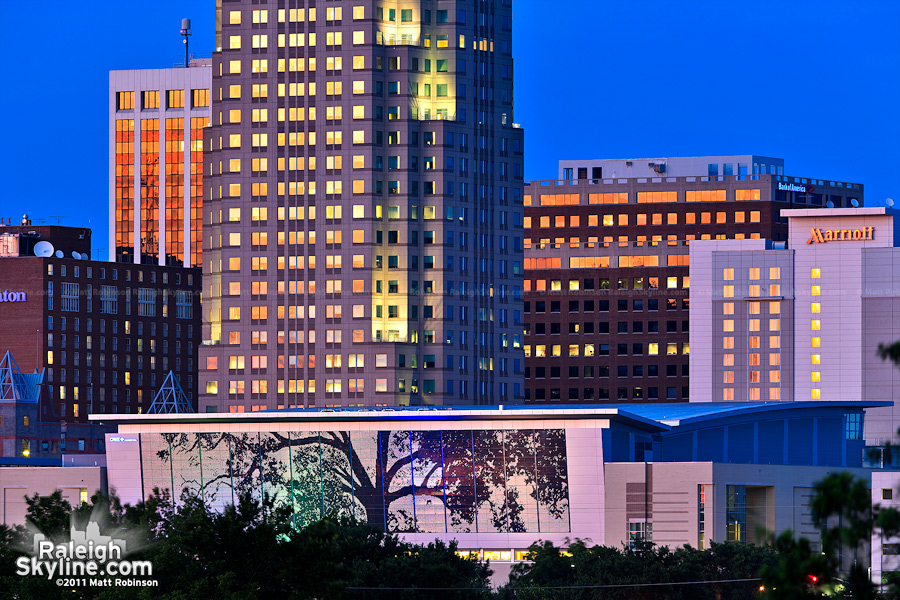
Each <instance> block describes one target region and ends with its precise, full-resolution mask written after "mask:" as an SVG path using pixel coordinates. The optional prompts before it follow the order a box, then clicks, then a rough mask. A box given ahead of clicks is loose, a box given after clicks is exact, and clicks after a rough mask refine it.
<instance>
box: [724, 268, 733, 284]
mask: <svg viewBox="0 0 900 600" xmlns="http://www.w3.org/2000/svg"><path fill="white" fill-rule="evenodd" d="M722 279H724V280H725V281H734V269H722Z"/></svg>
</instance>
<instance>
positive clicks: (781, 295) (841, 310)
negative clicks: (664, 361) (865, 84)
mask: <svg viewBox="0 0 900 600" xmlns="http://www.w3.org/2000/svg"><path fill="white" fill-rule="evenodd" d="M781 214H782V217H784V218H787V220H788V228H789V234H788V239H787V242H786V243H785V242H781V243H777V242H772V241H771V240H743V241H739V240H723V241H710V242H701V243H698V244H693V245H691V252H690V260H691V282H692V283H693V284H694V285H695V286H700V289H703V290H705V291H706V293H705V294H703V295H702V296H699V297H697V298H696V299H695V301H694V304H693V306H692V308H691V317H690V321H691V333H690V337H691V366H692V373H693V374H692V377H691V401H692V402H721V401H726V402H747V401H750V402H752V401H754V400H766V401H768V400H805V401H832V402H846V401H859V400H864V401H867V402H868V401H880V402H886V403H891V402H894V403H896V401H897V400H898V392H897V390H898V389H900V388H898V385H900V371H898V369H897V367H896V365H894V364H893V363H891V362H890V361H886V360H882V359H881V358H880V357H879V355H878V347H879V345H880V344H884V345H891V344H893V343H894V342H896V341H898V340H900V317H898V316H897V315H900V260H898V259H900V247H898V246H900V244H898V237H897V226H898V220H897V219H896V213H895V212H894V211H893V210H891V209H889V208H885V207H883V206H882V207H878V206H874V207H865V208H842V209H838V208H834V209H818V210H809V209H800V210H782V211H781ZM898 426H900V410H898V409H897V408H896V406H894V407H890V406H889V407H885V408H875V409H873V411H872V413H871V414H870V416H869V419H868V420H867V421H866V427H865V438H866V442H867V443H869V444H876V445H878V444H883V443H886V442H889V441H891V440H892V439H894V436H895V434H896V432H897V428H898Z"/></svg>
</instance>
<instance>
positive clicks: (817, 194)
mask: <svg viewBox="0 0 900 600" xmlns="http://www.w3.org/2000/svg"><path fill="white" fill-rule="evenodd" d="M618 163H622V164H623V165H628V167H627V168H628V169H631V171H629V172H631V173H634V174H635V175H636V176H633V177H630V178H629V177H622V178H618V174H619V173H620V172H623V171H625V169H626V167H624V166H618ZM673 163H674V164H675V165H676V166H675V167H668V166H666V165H672V164H673ZM568 164H571V166H566V165H568ZM561 165H562V166H561V173H562V174H563V175H569V174H572V173H576V174H577V175H578V176H579V178H577V179H564V180H559V181H550V182H543V181H536V182H531V183H529V184H527V185H526V188H525V283H524V289H525V320H526V340H525V354H526V369H525V375H526V392H525V393H526V401H527V402H562V403H569V402H587V403H591V402H608V401H617V402H624V401H633V402H673V401H686V400H688V399H689V398H690V395H691V391H690V384H689V374H690V373H691V370H690V363H691V359H690V356H691V343H690V342H691V340H690V330H691V326H692V324H691V317H690V316H689V315H690V314H691V312H690V310H689V308H690V305H691V300H692V297H693V296H694V295H695V294H696V293H697V287H696V282H695V281H691V280H692V277H691V276H690V273H689V265H690V259H689V249H690V248H691V247H692V246H690V245H689V244H692V243H693V242H694V241H696V240H713V239H716V240H726V239H729V240H762V239H770V240H781V241H783V240H786V239H787V236H788V225H787V220H786V219H785V218H784V217H782V216H779V211H780V210H782V209H786V208H791V207H807V208H810V209H813V208H814V209H816V210H819V207H824V206H827V205H833V206H838V207H849V206H853V205H854V203H856V204H858V203H861V202H862V200H863V187H862V185H860V184H853V183H843V182H836V181H826V180H816V179H806V178H795V177H787V176H784V175H780V174H778V173H780V172H781V171H783V161H781V159H772V158H765V157H757V156H752V155H751V156H734V157H718V156H717V157H686V158H685V157H683V158H669V159H633V160H622V161H583V162H575V161H571V163H570V162H569V161H563V162H562V163H561ZM579 165H581V166H579ZM594 169H597V171H594ZM654 169H656V170H658V171H659V173H658V174H657V173H656V171H655V170H654ZM748 170H749V171H753V172H756V174H752V173H751V174H749V175H745V174H738V175H732V174H730V173H733V172H737V173H744V172H745V171H748ZM670 171H671V172H680V173H691V172H693V174H690V175H678V176H675V175H671V176H670ZM762 171H774V174H768V173H766V174H761V172H762ZM715 172H725V173H729V174H728V175H707V173H715ZM589 173H590V174H591V175H598V176H599V175H603V174H607V173H609V174H612V173H616V175H617V178H615V179H611V178H609V179H607V178H599V179H588V178H586V176H587V174H589ZM647 173H651V174H653V175H656V176H651V175H648V174H647ZM583 175H584V176H585V177H582V176H583ZM692 284H693V288H694V292H693V293H691V291H690V288H691V287H692ZM701 290H702V288H701Z"/></svg>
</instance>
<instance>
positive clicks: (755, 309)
mask: <svg viewBox="0 0 900 600" xmlns="http://www.w3.org/2000/svg"><path fill="white" fill-rule="evenodd" d="M759 307H760V304H759V302H750V314H751V315H758V314H759Z"/></svg>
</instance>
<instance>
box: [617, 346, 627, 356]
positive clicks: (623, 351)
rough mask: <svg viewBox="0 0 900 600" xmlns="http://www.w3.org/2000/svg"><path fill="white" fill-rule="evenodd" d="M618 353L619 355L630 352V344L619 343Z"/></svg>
mask: <svg viewBox="0 0 900 600" xmlns="http://www.w3.org/2000/svg"><path fill="white" fill-rule="evenodd" d="M616 354H618V355H619V356H623V355H626V354H628V344H618V346H617V347H616Z"/></svg>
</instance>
